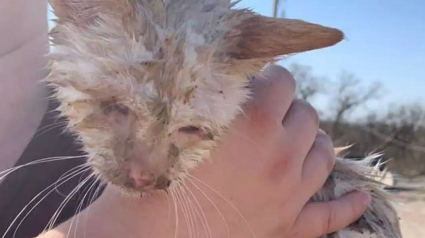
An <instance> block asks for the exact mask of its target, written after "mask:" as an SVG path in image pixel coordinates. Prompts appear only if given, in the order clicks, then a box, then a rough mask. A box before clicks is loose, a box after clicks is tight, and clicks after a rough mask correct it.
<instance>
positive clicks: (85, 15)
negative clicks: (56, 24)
mask: <svg viewBox="0 0 425 238" xmlns="http://www.w3.org/2000/svg"><path fill="white" fill-rule="evenodd" d="M98 2H99V1H97V0H49V3H50V5H51V6H52V8H53V12H54V13H55V15H56V16H57V18H58V21H62V22H74V23H85V22H89V21H91V20H92V19H93V17H94V16H95V15H96V3H98Z"/></svg>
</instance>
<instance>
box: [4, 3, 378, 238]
mask: <svg viewBox="0 0 425 238" xmlns="http://www.w3.org/2000/svg"><path fill="white" fill-rule="evenodd" d="M46 33H47V19H46V2H45V1H43V0H31V1H29V0H27V1H25V0H2V1H0V35H1V36H2V37H0V99H1V100H0V111H1V112H2V113H1V117H0V170H1V171H2V170H4V169H6V168H9V167H11V166H13V164H14V163H15V162H16V160H17V159H18V158H19V156H20V154H21V153H22V151H23V150H24V148H25V146H26V144H27V143H28V141H29V140H30V138H31V137H32V135H33V134H34V132H35V130H36V128H37V126H38V124H39V122H40V120H41V118H42V116H43V114H44V112H45V109H46V101H44V98H45V95H46V90H45V88H44V87H43V85H39V84H38V82H39V80H40V79H41V78H43V77H44V76H45V75H46V72H45V71H43V70H42V68H43V67H44V66H45V64H46V62H47V60H46V59H45V58H44V56H43V55H44V54H45V53H46V52H47V50H48V48H47V34H46ZM274 70H276V71H277V72H275V74H274V75H275V76H274V77H273V78H272V79H271V80H270V81H269V83H264V81H263V83H260V81H262V80H257V81H255V82H254V84H256V85H255V87H254V88H255V90H256V96H255V98H254V99H255V100H254V101H253V102H252V104H250V106H248V107H247V108H246V111H245V116H246V117H241V118H238V120H236V122H235V123H234V125H233V127H232V132H233V133H231V134H230V135H229V136H228V137H227V138H226V139H225V140H224V141H223V142H222V144H221V145H220V146H219V147H218V149H217V150H216V151H215V153H214V155H213V160H212V161H213V163H205V164H203V165H201V166H200V168H199V169H197V170H196V171H194V174H193V176H196V177H197V178H199V179H201V180H202V181H204V182H205V183H207V184H209V185H210V186H211V187H213V188H214V189H216V190H217V191H219V192H220V193H221V194H222V195H223V196H224V197H226V198H227V199H229V200H231V203H232V204H234V206H235V207H237V209H238V210H239V211H240V213H241V214H243V217H245V219H246V220H247V221H248V223H249V224H250V225H249V227H250V228H251V229H248V228H247V226H246V224H245V223H244V222H243V221H242V219H241V218H240V216H239V215H238V213H237V212H236V211H235V210H234V209H232V208H231V207H230V208H229V205H228V203H227V202H226V201H224V200H223V199H220V197H215V198H213V197H212V196H214V193H211V192H208V189H207V188H205V187H203V190H205V191H206V192H208V196H210V197H212V200H213V202H214V204H216V206H217V207H218V208H219V209H220V211H221V212H222V213H223V216H224V217H225V218H226V221H227V224H228V227H229V229H230V231H231V232H232V234H233V236H232V237H247V236H249V235H251V232H250V231H251V230H252V231H253V232H254V234H256V237H264V238H273V237H303V238H304V237H305V238H310V237H311V238H314V237H317V236H318V235H319V234H324V233H329V232H332V231H334V230H337V229H340V228H343V227H345V226H347V225H348V224H350V223H351V222H352V221H354V220H356V218H357V217H359V216H360V215H361V214H362V212H363V211H364V209H365V207H366V205H365V202H366V203H367V202H368V201H369V200H370V197H368V196H362V194H360V193H353V194H350V195H348V196H346V197H343V198H341V199H339V200H336V201H333V202H329V203H307V200H308V198H309V197H310V196H311V195H312V194H313V193H314V192H315V191H317V190H318V189H319V187H321V185H322V184H323V182H324V180H325V178H326V177H327V176H328V174H329V172H330V168H331V165H332V164H333V162H334V155H333V153H332V151H331V148H332V143H331V141H330V139H329V137H328V136H326V135H324V134H323V133H321V132H320V133H318V130H317V114H316V113H315V111H314V109H313V108H311V106H309V105H308V104H305V103H302V102H299V101H297V102H295V103H294V102H293V101H292V97H293V91H294V81H293V79H292V77H291V76H290V75H289V74H288V72H287V71H285V70H283V69H282V68H275V69H274ZM291 105H292V106H291ZM289 108H291V109H289ZM288 111H289V112H288ZM264 115H267V116H264ZM291 115H292V116H291ZM284 118H285V119H284ZM282 120H283V123H282ZM248 181H249V182H248ZM187 186H189V188H190V189H191V191H193V192H194V194H195V195H196V196H197V197H198V199H199V200H200V201H199V202H200V204H201V205H202V207H203V210H204V212H205V213H206V214H207V215H208V221H209V225H210V229H211V231H212V232H213V234H214V235H215V237H222V236H224V235H225V234H226V233H227V229H226V226H225V225H223V224H224V223H223V222H222V219H221V216H220V215H218V213H217V212H216V209H215V207H214V206H212V205H211V204H210V203H209V201H208V200H207V199H204V198H203V194H202V193H200V192H199V190H197V189H196V187H194V186H193V185H192V184H191V183H188V185H187ZM198 186H201V185H200V184H198ZM201 187H202V186H201ZM168 211H169V210H168V199H167V197H166V196H165V195H164V194H157V195H154V196H151V197H148V198H142V199H137V200H135V199H131V198H128V197H125V196H122V195H121V194H120V193H118V192H117V190H115V189H114V188H112V187H109V188H107V189H106V191H105V193H104V194H103V195H102V196H101V197H100V199H99V200H97V201H96V202H95V203H94V204H93V205H92V206H90V210H86V211H85V212H87V213H88V214H89V215H90V217H88V219H87V220H83V221H84V222H82V221H80V223H79V224H80V225H79V226H78V227H77V228H78V229H77V232H84V231H85V232H87V235H88V237H92V238H95V237H121V236H124V237H140V236H141V237H174V231H175V227H174V226H173V224H174V220H173V219H169V220H167V219H164V218H167V216H168ZM171 216H172V217H173V211H172V210H171ZM183 221H184V218H183V216H182V215H181V214H180V223H179V224H180V225H179V230H180V231H181V232H182V233H181V234H180V237H187V236H185V232H186V234H187V228H186V226H185V224H184V222H183ZM83 223H86V225H81V224H83ZM70 224H71V223H70V222H67V223H64V224H62V225H61V226H59V227H58V228H56V229H55V230H53V231H51V232H49V233H47V234H45V235H43V237H66V233H67V231H68V228H69V225H70ZM74 227H75V224H74Z"/></svg>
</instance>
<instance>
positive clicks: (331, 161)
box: [314, 134, 336, 172]
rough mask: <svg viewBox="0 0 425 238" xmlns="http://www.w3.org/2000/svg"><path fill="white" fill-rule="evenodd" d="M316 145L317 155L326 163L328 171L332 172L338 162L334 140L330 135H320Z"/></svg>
mask: <svg viewBox="0 0 425 238" xmlns="http://www.w3.org/2000/svg"><path fill="white" fill-rule="evenodd" d="M314 144H315V149H316V150H317V153H318V154H319V156H320V157H321V158H322V159H323V160H325V162H326V169H327V171H328V172H330V171H332V169H333V167H334V166H335V160H336V155H335V150H334V148H333V142H332V139H331V138H330V137H329V136H328V135H325V134H318V135H317V138H316V141H315V142H314Z"/></svg>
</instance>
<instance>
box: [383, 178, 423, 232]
mask: <svg viewBox="0 0 425 238" xmlns="http://www.w3.org/2000/svg"><path fill="white" fill-rule="evenodd" d="M398 186H399V187H402V188H415V190H413V191H403V192H392V193H391V194H392V195H391V196H392V198H393V205H394V207H395V208H396V209H397V211H398V213H399V217H400V225H401V230H402V234H403V238H425V178H421V179H417V180H415V181H406V182H404V183H400V184H399V185H398Z"/></svg>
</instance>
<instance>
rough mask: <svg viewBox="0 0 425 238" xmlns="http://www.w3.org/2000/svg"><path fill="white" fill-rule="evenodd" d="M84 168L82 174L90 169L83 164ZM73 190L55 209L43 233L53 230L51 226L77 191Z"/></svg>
mask: <svg viewBox="0 0 425 238" xmlns="http://www.w3.org/2000/svg"><path fill="white" fill-rule="evenodd" d="M85 166H87V170H86V171H84V172H87V171H89V170H90V167H89V166H88V165H86V164H85ZM84 172H83V173H84ZM88 177H90V176H88ZM60 179H61V178H60ZM58 181H59V179H58ZM58 181H56V182H55V189H56V188H57V182H58ZM80 184H81V182H80V183H78V185H77V187H78V186H79V185H80ZM59 186H60V185H59ZM75 189H76V188H74V189H73V190H72V191H71V192H70V194H68V195H67V196H66V197H65V198H64V200H63V201H62V202H61V204H59V207H58V208H57V209H56V211H55V213H54V214H53V215H52V217H51V218H50V220H49V222H48V223H47V225H46V227H45V228H44V230H43V231H47V230H51V229H52V228H53V226H54V224H55V222H56V220H57V219H58V218H59V215H60V213H61V212H62V210H63V209H64V208H65V206H66V204H67V203H68V201H69V200H70V199H71V198H72V196H74V191H78V189H77V190H75Z"/></svg>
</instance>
